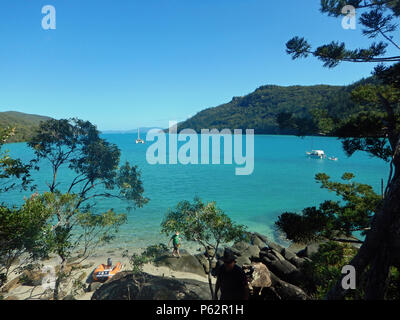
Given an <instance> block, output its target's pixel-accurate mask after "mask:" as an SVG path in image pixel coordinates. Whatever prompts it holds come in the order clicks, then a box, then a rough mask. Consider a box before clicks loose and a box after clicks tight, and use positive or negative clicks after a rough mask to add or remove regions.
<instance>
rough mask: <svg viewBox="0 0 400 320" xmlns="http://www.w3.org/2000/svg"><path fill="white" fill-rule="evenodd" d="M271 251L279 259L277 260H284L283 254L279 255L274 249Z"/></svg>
mask: <svg viewBox="0 0 400 320" xmlns="http://www.w3.org/2000/svg"><path fill="white" fill-rule="evenodd" d="M283 250H285V249H283ZM271 253H272V254H273V255H274V256H275V257H276V258H277V259H278V260H279V261H284V260H286V259H285V257H284V256H283V255H281V254H280V253H279V252H278V251H276V250H275V249H272V250H271Z"/></svg>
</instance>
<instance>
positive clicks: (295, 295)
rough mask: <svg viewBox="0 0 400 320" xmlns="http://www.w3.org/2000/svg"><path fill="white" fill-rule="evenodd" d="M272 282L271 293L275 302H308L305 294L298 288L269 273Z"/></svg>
mask: <svg viewBox="0 0 400 320" xmlns="http://www.w3.org/2000/svg"><path fill="white" fill-rule="evenodd" d="M270 274H271V280H272V286H271V288H272V291H273V294H274V296H275V299H277V300H308V299H309V297H308V296H307V294H306V293H305V292H304V291H303V290H302V289H301V288H299V287H296V286H295V285H292V284H290V283H287V282H285V281H283V280H281V279H279V278H278V277H277V276H276V275H275V274H274V273H273V272H270Z"/></svg>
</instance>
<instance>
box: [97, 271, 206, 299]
mask: <svg viewBox="0 0 400 320" xmlns="http://www.w3.org/2000/svg"><path fill="white" fill-rule="evenodd" d="M210 298H211V294H210V289H209V285H208V283H206V282H200V281H196V280H177V279H170V278H163V277H157V276H152V275H149V274H146V273H142V274H139V275H134V274H133V273H131V272H120V273H119V274H117V275H116V276H114V277H113V278H112V279H111V280H110V281H107V282H106V283H105V284H103V285H102V286H101V287H100V288H99V289H98V290H96V291H95V293H94V294H93V296H92V300H210Z"/></svg>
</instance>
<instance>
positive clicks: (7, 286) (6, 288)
mask: <svg viewBox="0 0 400 320" xmlns="http://www.w3.org/2000/svg"><path fill="white" fill-rule="evenodd" d="M21 285H22V284H21V276H19V277H16V278H14V279H12V280H11V281H8V282H7V283H6V284H5V285H4V286H3V288H2V289H1V292H10V291H11V290H13V289H15V288H18V287H20V286H21Z"/></svg>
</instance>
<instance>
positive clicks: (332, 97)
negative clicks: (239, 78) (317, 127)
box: [178, 78, 373, 134]
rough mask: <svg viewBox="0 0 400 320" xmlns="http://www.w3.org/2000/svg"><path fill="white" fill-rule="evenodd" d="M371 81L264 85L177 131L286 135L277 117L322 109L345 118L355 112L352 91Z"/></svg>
mask: <svg viewBox="0 0 400 320" xmlns="http://www.w3.org/2000/svg"><path fill="white" fill-rule="evenodd" d="M372 81H373V80H372V79H371V78H369V79H366V80H364V79H363V80H361V81H359V82H357V83H355V84H352V85H350V86H329V85H316V86H290V87H282V86H275V85H266V86H262V87H260V88H258V89H257V90H256V91H254V92H253V93H250V94H249V95H246V96H243V97H234V98H233V99H232V101H230V102H229V103H226V104H223V105H220V106H218V107H214V108H209V109H206V110H203V111H201V112H199V113H198V114H196V115H195V116H194V117H192V118H190V119H188V120H186V121H184V122H182V123H179V125H178V127H179V130H181V129H185V128H191V129H194V130H196V131H197V132H200V130H201V129H214V128H216V129H218V130H222V129H225V128H229V129H232V130H233V129H255V133H257V134H289V133H292V132H290V131H289V130H285V131H283V130H280V129H279V126H278V124H277V122H276V116H277V115H278V114H279V113H281V112H293V113H294V115H297V116H305V115H306V114H307V111H308V110H310V109H315V108H318V109H324V110H327V111H328V113H329V114H330V115H335V116H336V117H342V116H343V117H345V116H347V115H349V114H350V113H352V112H354V111H355V108H356V107H355V105H354V103H353V102H352V100H351V91H352V90H353V89H354V88H355V87H357V86H359V85H360V84H364V83H366V82H372Z"/></svg>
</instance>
